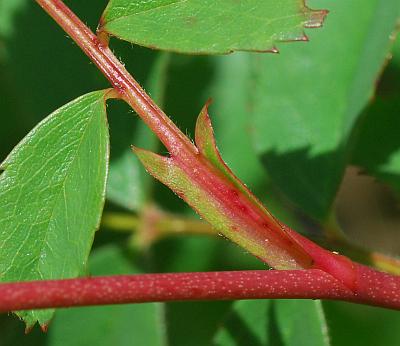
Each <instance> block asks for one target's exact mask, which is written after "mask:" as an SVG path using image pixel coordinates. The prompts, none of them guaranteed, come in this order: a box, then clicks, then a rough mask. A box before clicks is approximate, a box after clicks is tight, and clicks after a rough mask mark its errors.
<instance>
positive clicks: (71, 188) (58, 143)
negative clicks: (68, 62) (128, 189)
mask: <svg viewBox="0 0 400 346" xmlns="http://www.w3.org/2000/svg"><path fill="white" fill-rule="evenodd" d="M108 92H109V90H105V91H97V92H93V93H90V94H87V95H85V96H82V97H80V98H78V99H76V100H74V101H72V102H70V103H68V104H66V105H65V106H63V107H62V108H60V109H59V110H57V111H55V112H54V113H52V114H51V115H50V116H48V117H47V118H46V119H44V120H43V121H42V122H40V123H39V125H37V127H35V128H34V129H33V130H32V131H31V132H30V133H29V134H28V135H27V136H26V137H25V138H24V139H23V140H22V141H21V142H20V143H19V144H18V145H17V146H16V147H15V148H14V149H13V151H12V152H11V154H10V155H9V156H8V157H7V158H6V160H5V161H4V162H3V163H2V164H1V166H0V168H1V169H2V170H4V172H3V173H2V174H1V176H0V199H1V201H2V203H1V205H0V229H1V233H0V273H1V276H0V279H1V281H3V282H5V281H29V280H42V279H53V278H70V277H76V276H78V275H81V274H83V273H84V271H85V269H86V268H85V267H86V260H87V257H88V255H89V250H90V248H91V245H92V242H93V237H94V232H95V231H96V229H97V228H98V226H99V223H100V217H101V212H102V209H103V204H104V198H105V184H106V177H107V165H108V156H109V149H108V127H107V122H106V118H105V97H106V94H107V93H108ZM19 315H20V316H21V317H22V318H23V319H24V320H25V322H26V323H27V325H28V326H31V325H33V324H34V323H35V322H36V320H39V322H40V323H41V324H46V323H48V321H49V320H50V318H51V316H52V311H51V310H46V311H27V312H21V313H19Z"/></svg>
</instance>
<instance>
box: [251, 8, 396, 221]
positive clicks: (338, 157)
mask: <svg viewBox="0 0 400 346" xmlns="http://www.w3.org/2000/svg"><path fill="white" fill-rule="evenodd" d="M313 4H314V6H318V5H323V6H326V7H327V8H329V10H330V15H329V18H328V19H327V21H326V23H325V25H324V28H323V29H321V30H317V31H312V32H310V42H309V43H308V44H304V45H301V46H300V45H299V46H293V45H290V46H289V45H288V46H285V47H284V48H283V49H282V52H281V54H280V56H272V55H265V56H259V55H258V56H253V57H252V65H253V76H252V81H253V85H252V88H251V89H250V93H251V94H252V95H253V107H252V113H253V119H252V122H253V124H252V133H253V136H254V143H255V145H256V149H257V151H258V153H259V154H260V156H261V159H262V160H263V163H264V164H265V167H266V169H267V170H268V173H269V174H270V177H271V178H272V180H273V181H274V182H275V183H276V185H277V186H278V187H279V188H280V189H281V190H282V191H283V192H284V193H285V194H286V196H287V197H288V198H289V199H290V200H291V201H292V202H293V203H294V204H296V205H297V206H298V207H300V208H301V209H302V210H303V211H304V212H306V213H307V214H308V215H310V216H312V217H313V218H315V219H318V220H320V221H325V220H326V218H327V217H328V215H329V212H330V210H331V206H332V201H333V199H334V197H335V194H336V191H337V188H338V185H339V183H340V181H341V178H342V175H343V171H344V167H345V164H346V162H347V159H348V157H347V156H348V149H349V137H350V134H351V132H352V130H353V128H354V126H355V124H356V121H357V118H358V116H359V114H360V112H361V111H362V109H363V107H364V106H365V105H366V103H367V102H368V100H369V99H370V97H371V95H372V94H373V90H374V86H375V81H376V78H377V76H378V74H379V72H380V70H381V68H382V65H383V64H384V61H385V58H386V56H387V53H388V50H389V48H390V37H391V33H392V31H393V30H394V28H395V25H396V22H397V19H398V16H399V6H398V1H397V0H371V1H367V2H366V1H363V0H355V1H346V0H340V1H337V0H329V1H325V0H324V1H322V0H318V1H315V2H313Z"/></svg>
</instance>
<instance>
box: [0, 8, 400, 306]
mask: <svg viewBox="0 0 400 346" xmlns="http://www.w3.org/2000/svg"><path fill="white" fill-rule="evenodd" d="M36 1H37V2H38V3H39V5H41V6H42V7H43V9H44V10H45V11H46V12H48V13H49V15H50V16H51V17H53V19H55V21H56V22H57V23H58V24H59V25H60V26H61V27H62V28H63V29H64V30H65V31H66V32H67V33H68V34H69V35H70V36H71V37H72V39H73V40H74V41H75V42H76V43H77V44H78V45H79V46H80V47H81V49H82V50H83V51H84V52H85V53H86V54H87V55H88V56H89V57H90V59H91V60H92V61H93V62H94V63H95V64H96V65H97V66H98V68H99V69H100V70H101V71H102V73H103V74H104V75H105V76H106V77H107V78H108V79H109V81H110V82H111V84H112V85H113V87H114V89H115V90H116V91H117V92H118V93H119V94H120V95H121V98H123V99H124V100H125V101H127V102H128V103H129V104H130V105H131V106H132V108H133V109H134V110H135V111H136V112H137V113H138V114H139V116H140V117H141V118H142V119H143V120H144V121H145V123H146V124H147V125H148V126H149V127H150V128H151V129H152V131H153V132H154V133H155V134H156V135H157V136H158V137H159V138H160V140H161V141H162V142H163V143H164V145H165V146H166V147H167V148H168V150H169V151H170V153H171V155H175V156H176V157H185V158H186V160H187V162H190V160H192V159H196V155H197V154H198V151H197V148H196V147H195V146H194V145H193V144H192V143H191V142H190V140H189V139H188V138H187V137H186V136H185V135H184V134H183V133H182V132H181V131H180V130H179V129H178V128H177V127H176V126H175V124H173V122H172V121H171V120H170V119H169V118H168V117H167V116H166V115H165V114H164V113H163V112H162V111H161V109H160V108H158V106H157V105H156V104H155V103H154V102H153V101H152V99H151V98H150V97H149V96H148V95H147V94H146V93H145V92H144V90H143V89H142V88H141V87H140V86H139V84H138V83H137V82H136V81H135V80H134V79H133V77H132V76H131V75H130V74H129V73H128V72H127V71H126V69H125V68H124V66H123V65H122V64H121V62H120V61H119V60H118V59H117V58H116V57H115V56H114V54H113V53H112V52H111V50H110V49H109V48H108V47H107V44H104V40H99V38H97V37H96V36H95V35H94V34H93V33H92V32H91V31H90V29H89V28H87V26H86V25H85V24H84V23H82V22H81V21H80V19H79V18H78V17H76V16H75V14H74V13H72V12H71V10H69V8H68V7H66V6H65V4H64V3H63V2H62V1H61V0H36ZM181 161H182V160H181ZM182 162H183V161H182ZM182 162H181V163H182ZM186 168H187V169H188V170H189V168H188V167H186ZM201 168H202V169H203V170H204V172H207V169H208V168H209V169H210V170H211V168H210V167H208V168H207V167H206V165H204V166H201ZM214 177H217V176H214ZM256 216H257V215H256ZM257 217H258V216H257ZM255 219H256V218H255ZM270 221H271V224H273V225H272V226H274V227H275V226H276V227H278V229H279V230H280V231H282V228H284V229H285V232H286V233H285V234H290V235H291V238H289V239H294V240H296V243H297V245H300V247H299V248H297V249H296V247H295V245H296V244H295V243H294V244H293V246H292V249H291V254H292V255H293V258H294V259H296V260H299V263H304V262H307V261H308V260H309V259H310V257H309V256H311V258H312V260H313V263H314V267H315V268H319V269H308V270H296V271H249V272H219V273H187V274H147V275H137V276H115V277H108V278H92V279H70V280H56V281H38V282H31V283H10V284H2V285H0V297H2V299H1V301H0V310H2V311H9V310H17V309H29V308H43V307H58V306H74V305H93V304H96V305H97V304H114V303H128V302H148V301H168V300H210V299H249V298H326V299H341V300H347V301H353V302H357V303H365V304H370V305H378V306H383V307H389V308H393V309H400V277H398V276H391V275H388V274H384V273H381V272H377V271H374V270H372V269H369V268H367V267H364V266H361V265H359V264H356V263H353V262H351V261H350V260H348V259H346V258H344V257H342V256H337V255H334V254H332V253H330V252H329V251H327V250H324V249H322V248H320V247H319V246H317V245H316V244H314V243H312V242H311V241H309V240H308V239H306V238H304V237H302V236H300V235H299V234H297V233H295V232H293V231H291V230H290V229H288V228H286V227H285V226H284V225H280V224H277V223H276V225H275V223H274V221H273V220H272V219H271V220H270ZM272 226H271V227H272ZM287 247H289V246H287ZM305 250H306V252H304V251H305ZM320 269H322V270H320Z"/></svg>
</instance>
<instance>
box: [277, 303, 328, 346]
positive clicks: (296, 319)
mask: <svg viewBox="0 0 400 346" xmlns="http://www.w3.org/2000/svg"><path fill="white" fill-rule="evenodd" d="M274 310H275V314H276V322H277V324H278V328H279V334H280V336H281V338H282V341H283V344H284V345H285V346H329V345H330V343H329V336H328V329H327V325H326V321H325V316H324V311H323V308H322V305H321V301H319V300H300V299H293V300H276V301H275V302H274Z"/></svg>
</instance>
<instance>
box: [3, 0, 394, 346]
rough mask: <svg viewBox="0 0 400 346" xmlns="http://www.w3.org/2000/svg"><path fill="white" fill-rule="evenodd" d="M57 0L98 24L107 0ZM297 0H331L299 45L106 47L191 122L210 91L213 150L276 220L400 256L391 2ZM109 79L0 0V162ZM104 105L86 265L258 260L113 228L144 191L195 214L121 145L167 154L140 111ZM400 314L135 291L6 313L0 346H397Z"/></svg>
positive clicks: (216, 245)
mask: <svg viewBox="0 0 400 346" xmlns="http://www.w3.org/2000/svg"><path fill="white" fill-rule="evenodd" d="M66 3H67V4H68V5H69V6H71V8H72V9H73V10H74V11H75V12H76V13H77V14H78V15H79V16H80V17H81V18H82V19H83V20H84V21H85V22H86V23H87V24H88V25H89V26H90V27H91V28H92V29H95V28H96V25H97V21H98V18H99V17H100V15H101V13H102V11H103V9H104V8H105V5H106V3H107V1H103V0H102V1H96V2H95V3H94V2H84V1H73V0H70V1H66ZM308 4H309V5H310V7H312V8H327V9H329V10H330V11H331V13H330V15H329V16H328V18H327V20H326V23H325V25H324V27H323V28H322V29H313V30H307V31H306V32H307V35H308V36H309V38H310V42H308V43H304V42H301V43H282V44H281V45H279V49H280V51H281V52H280V54H274V55H273V54H257V53H234V54H232V55H228V56H213V57H206V56H186V55H177V54H171V53H161V52H158V51H155V50H149V49H146V48H141V47H137V46H133V45H131V44H129V43H126V42H120V41H117V40H115V39H112V41H111V46H112V48H113V50H114V51H115V53H116V55H117V56H118V57H120V58H121V59H122V61H123V62H124V63H125V64H126V66H127V68H128V70H129V71H130V72H131V73H132V74H133V75H134V76H135V78H137V79H138V81H139V82H140V83H141V84H142V85H144V87H145V89H146V90H147V91H148V92H149V93H150V95H152V96H153V97H154V98H155V99H157V100H158V102H159V103H160V104H161V105H162V106H163V108H164V109H165V110H166V113H167V114H169V115H170V116H171V118H172V119H173V120H174V121H175V122H176V123H177V124H178V125H179V127H180V128H181V129H182V130H183V131H184V132H186V133H188V135H189V136H192V134H193V128H194V124H195V120H196V117H197V114H198V112H199V111H200V109H201V107H202V106H203V104H204V103H205V102H206V100H207V99H208V98H209V97H212V98H213V99H214V102H213V104H212V106H211V109H210V113H211V117H212V121H213V124H214V127H215V132H216V138H217V143H218V146H219V148H220V150H221V152H222V156H223V158H224V159H225V160H226V162H227V163H228V164H229V166H230V167H231V168H232V169H233V171H234V172H235V173H236V174H237V175H238V176H239V177H240V178H241V179H242V180H243V181H244V182H245V183H246V184H247V185H248V186H249V187H250V188H251V190H252V191H254V193H255V194H256V195H257V196H258V197H259V198H260V199H261V200H263V201H264V202H265V203H266V205H267V206H268V208H269V209H271V210H272V211H273V212H274V213H275V214H276V215H277V216H278V217H279V218H281V219H282V220H283V221H284V222H286V223H288V224H289V225H290V226H293V227H294V228H295V229H296V230H298V231H300V232H304V233H306V234H308V235H310V236H311V237H313V238H314V239H316V240H317V241H319V242H321V243H323V244H326V245H327V246H332V247H333V248H335V244H337V243H335V242H339V240H340V241H342V240H343V239H342V238H341V237H342V232H344V233H345V234H346V242H347V241H348V243H346V244H347V245H348V246H360V247H362V248H363V249H373V250H379V251H381V252H383V253H387V254H390V255H392V256H396V255H400V242H399V240H400V232H399V228H400V210H399V191H400V141H399V134H400V121H399V115H398V113H399V107H400V101H399V100H400V98H399V91H400V82H399V80H400V44H398V43H396V44H395V45H394V46H392V45H393V42H394V40H395V39H394V34H393V32H394V29H395V25H396V22H397V21H398V18H399V10H400V6H399V4H398V2H397V1H384V0H381V1H379V0H368V1H361V0H357V1H353V2H351V3H348V2H347V1H345V0H340V1H333V0H326V1H323V0H313V1H309V2H308ZM391 56H393V58H392V59H389V57H391ZM106 87H108V82H107V81H106V80H105V78H104V77H102V75H101V74H100V73H99V72H98V71H97V69H96V68H95V66H94V65H93V64H91V63H90V62H89V60H88V59H87V58H86V57H85V56H84V55H83V53H81V51H80V50H79V49H78V48H77V47H76V45H75V44H74V43H73V42H72V41H71V39H69V38H67V37H66V35H65V33H64V32H63V31H62V30H61V29H59V28H58V26H57V25H55V23H54V22H53V21H52V19H51V18H49V17H48V16H47V15H46V14H45V13H44V12H43V11H42V10H41V9H40V8H39V6H37V5H36V4H35V3H34V2H33V1H28V0H0V91H1V93H0V110H1V120H2V121H1V125H0V143H1V144H0V159H1V160H3V159H4V158H5V157H6V155H7V154H8V153H9V152H10V150H11V149H12V148H13V147H14V146H15V145H16V144H17V143H18V142H19V140H21V139H22V138H23V136H24V135H26V134H27V133H28V132H29V130H30V129H32V127H33V126H35V125H36V124H37V123H38V122H39V121H40V120H41V119H43V118H44V117H45V116H47V115H48V114H49V113H51V112H52V111H53V110H55V109H57V108H58V107H60V106H61V105H63V104H65V103H66V102H68V101H70V100H72V99H74V98H76V97H78V96H80V95H82V94H84V93H87V92H90V91H92V90H97V89H101V88H106ZM375 87H377V91H376V93H374V89H375ZM108 119H109V124H110V133H111V167H110V177H109V184H108V191H107V204H106V208H105V213H104V215H105V216H110V215H111V216H112V215H114V216H118V217H119V218H117V221H115V219H114V221H112V219H111V218H109V219H108V220H109V221H108V222H107V224H106V225H104V226H103V227H102V228H101V229H100V230H99V231H98V233H97V234H96V238H95V243H94V246H93V251H92V255H91V258H90V261H89V262H90V265H89V268H88V273H90V274H92V275H100V274H119V273H139V272H178V271H209V270H235V269H256V268H261V269H262V268H266V266H265V265H264V264H262V263H260V262H259V261H258V260H256V259H254V258H252V257H251V256H250V255H249V254H247V253H245V251H244V250H242V249H240V248H238V247H237V246H235V245H233V244H231V243H229V242H227V241H226V240H224V239H222V238H221V237H218V236H210V235H190V234H181V235H174V236H169V237H164V238H162V239H160V240H158V241H155V242H153V243H152V244H151V245H150V246H143V243H140V241H141V238H140V234H139V232H138V231H137V230H135V229H133V228H132V229H131V230H129V229H126V228H129V227H122V226H121V222H122V221H124V220H125V221H127V222H128V223H129V222H131V221H132V220H137V219H138V218H142V217H145V216H144V215H145V214H146V211H147V210H149V208H150V207H149V205H156V206H157V208H158V209H160V210H163V212H162V213H161V217H164V216H165V214H164V213H168V214H167V215H168V216H169V217H172V218H179V220H182V218H183V220H184V223H185V222H186V224H187V225H188V226H187V227H189V226H190V221H191V220H193V219H195V220H197V217H196V216H195V214H194V213H193V212H192V211H191V210H190V209H189V208H188V207H187V206H186V205H185V204H184V203H183V202H182V201H181V200H179V199H178V198H177V197H176V196H175V195H174V194H173V193H172V192H170V191H169V190H168V189H167V188H165V187H163V186H161V185H160V184H158V183H156V182H155V181H154V180H153V179H152V178H151V177H149V176H148V175H147V174H146V172H145V171H144V170H143V168H142V167H141V166H140V165H139V164H138V162H137V161H136V159H135V157H134V156H133V155H132V154H131V152H130V145H131V144H135V145H138V146H140V147H144V148H147V149H153V150H158V151H159V152H161V153H164V154H165V149H163V148H162V147H161V146H160V145H159V144H158V142H157V140H156V139H155V138H154V137H153V136H152V134H151V133H150V132H149V131H148V130H146V128H145V127H144V126H143V124H142V123H141V122H140V121H139V119H138V117H137V116H136V115H135V114H133V113H132V111H130V110H129V108H128V107H127V106H126V105H124V104H121V103H120V102H115V101H112V102H110V103H109V106H108ZM338 191H339V193H338ZM121 220H122V221H121ZM125 221H124V222H125ZM199 222H200V221H199ZM172 227H173V226H172ZM187 227H186V228H185V224H184V226H183V230H184V231H186V232H188V233H189V232H190V229H188V228H187ZM183 233H184V232H183ZM335 237H337V238H335ZM339 243H340V242H339ZM340 244H341V245H343V244H342V243H340ZM335 249H337V248H335ZM345 250H346V248H345V247H344V248H343V251H345ZM339 251H342V249H339ZM350 254H351V251H350ZM303 303H305V304H303ZM321 307H322V309H321ZM322 310H323V312H322ZM320 314H325V317H324V318H323V317H321V316H320ZM324 319H325V321H324ZM399 323H400V315H399V313H398V312H394V311H389V310H384V309H379V308H372V307H366V306H357V305H353V304H347V303H340V302H323V303H322V305H320V304H319V303H317V305H316V304H314V302H298V301H293V302H285V301H280V302H275V303H270V302H268V301H260V302H242V303H237V302H236V303H233V302H209V303H208V302H207V303H168V304H142V305H124V306H112V307H91V308H75V309H62V310H59V311H57V313H56V317H55V319H54V321H53V322H52V323H51V325H50V328H49V332H48V333H47V334H43V333H42V332H41V331H40V330H39V328H35V329H34V330H33V331H32V332H31V333H30V334H29V335H24V333H23V330H24V325H23V323H21V322H20V321H18V320H17V319H16V318H15V317H13V316H9V315H5V314H4V315H1V316H0V345H1V346H3V345H49V346H53V345H91V344H96V345H210V344H218V345H219V344H221V345H234V344H236V345H314V344H315V345H327V344H328V342H327V340H326V337H325V335H326V333H327V334H328V335H329V338H330V342H331V344H332V345H399V344H400V331H399V328H398V326H399Z"/></svg>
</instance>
